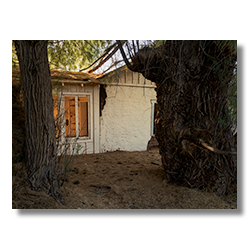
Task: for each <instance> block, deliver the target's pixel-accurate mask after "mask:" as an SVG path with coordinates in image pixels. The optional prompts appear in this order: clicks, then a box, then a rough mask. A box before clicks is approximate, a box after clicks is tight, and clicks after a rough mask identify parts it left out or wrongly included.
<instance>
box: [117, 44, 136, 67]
mask: <svg viewBox="0 0 250 250" xmlns="http://www.w3.org/2000/svg"><path fill="white" fill-rule="evenodd" d="M116 43H117V44H118V47H119V49H120V51H121V54H122V58H123V60H124V62H125V63H126V65H127V67H128V68H129V69H130V70H132V71H133V66H132V65H131V64H130V62H129V61H128V58H127V57H126V55H125V52H124V49H123V47H122V43H121V41H120V40H116Z"/></svg>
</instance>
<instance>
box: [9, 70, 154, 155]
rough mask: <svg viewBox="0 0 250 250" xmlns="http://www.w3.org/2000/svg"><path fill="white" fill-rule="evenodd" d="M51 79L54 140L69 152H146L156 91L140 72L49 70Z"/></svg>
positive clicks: (152, 132)
mask: <svg viewBox="0 0 250 250" xmlns="http://www.w3.org/2000/svg"><path fill="white" fill-rule="evenodd" d="M13 74H14V76H15V72H13ZM51 80H52V84H53V99H54V116H55V117H58V116H57V115H58V114H59V119H57V121H59V123H58V124H59V125H58V124H57V122H56V127H57V138H58V140H59V142H60V145H64V144H65V142H66V143H67V144H68V145H69V144H70V148H69V150H68V154H71V153H72V151H73V152H74V153H76V145H78V146H81V149H80V151H79V153H87V154H92V153H102V152H107V151H116V150H125V151H144V150H146V149H147V144H148V142H149V140H150V138H151V136H152V135H153V134H154V118H155V117H154V116H155V103H156V92H155V84H154V83H153V82H151V81H149V80H147V79H145V78H144V77H143V76H142V74H140V73H134V72H132V71H130V70H129V69H127V68H126V66H124V67H121V68H119V69H117V70H114V71H112V72H110V73H108V74H106V75H94V74H86V73H82V72H68V71H55V70H51ZM59 128H60V129H59ZM59 131H61V133H60V134H59Z"/></svg>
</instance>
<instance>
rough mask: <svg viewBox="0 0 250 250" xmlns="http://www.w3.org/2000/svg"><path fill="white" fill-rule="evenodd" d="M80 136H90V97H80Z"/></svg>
mask: <svg viewBox="0 0 250 250" xmlns="http://www.w3.org/2000/svg"><path fill="white" fill-rule="evenodd" d="M78 121H79V136H88V97H78Z"/></svg>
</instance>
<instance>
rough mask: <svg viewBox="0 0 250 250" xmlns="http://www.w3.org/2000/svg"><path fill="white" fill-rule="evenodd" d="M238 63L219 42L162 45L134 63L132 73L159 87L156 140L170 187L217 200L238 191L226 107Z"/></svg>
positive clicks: (230, 51)
mask: <svg viewBox="0 0 250 250" xmlns="http://www.w3.org/2000/svg"><path fill="white" fill-rule="evenodd" d="M236 59H237V57H236V53H235V52H233V51H232V46H230V45H229V44H227V43H223V41H166V42H165V44H164V45H162V46H160V47H158V48H155V49H150V48H145V49H143V50H141V51H140V54H139V53H138V54H137V55H135V57H134V58H133V60H132V62H133V65H132V67H133V71H137V72H141V73H142V74H143V75H144V76H145V77H146V78H147V79H149V80H151V81H154V82H155V83H156V86H157V87H156V92H157V102H158V108H159V113H158V122H157V126H156V138H157V140H158V142H159V148H160V154H161V156H162V164H163V167H164V170H165V173H166V175H167V177H168V179H169V181H174V182H178V183H181V184H183V185H185V186H188V187H193V188H199V189H205V190H212V191H214V192H216V193H217V194H226V193H228V192H229V190H230V188H232V186H234V187H236V186H235V185H232V184H236V183H237V159H236V157H237V156H236V155H235V152H234V153H232V151H235V150H236V147H237V145H236V143H235V140H234V138H233V132H232V130H231V125H232V123H231V121H230V117H229V116H228V112H227V105H226V104H227V97H228V95H227V91H228V87H229V83H230V81H231V79H232V76H233V70H234V67H235V62H236ZM204 145H206V147H204ZM208 145H209V146H208ZM208 149H212V150H208ZM213 149H214V150H213ZM218 152H220V154H218ZM221 152H222V153H223V154H221Z"/></svg>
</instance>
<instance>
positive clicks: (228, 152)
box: [200, 139, 237, 155]
mask: <svg viewBox="0 0 250 250" xmlns="http://www.w3.org/2000/svg"><path fill="white" fill-rule="evenodd" d="M200 144H201V145H202V146H203V147H204V148H206V149H208V150H210V151H212V152H214V153H216V154H221V155H227V154H229V155H237V152H230V151H221V150H219V149H217V148H214V147H211V146H209V145H208V144H207V143H205V142H204V141H203V140H201V139H200Z"/></svg>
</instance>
